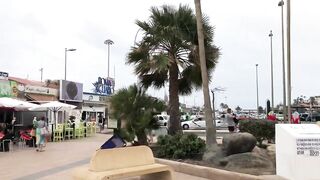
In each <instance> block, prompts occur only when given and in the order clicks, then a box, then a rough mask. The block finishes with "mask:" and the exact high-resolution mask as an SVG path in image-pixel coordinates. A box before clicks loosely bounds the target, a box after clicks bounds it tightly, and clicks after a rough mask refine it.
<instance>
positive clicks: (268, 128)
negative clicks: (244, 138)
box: [239, 120, 276, 147]
mask: <svg viewBox="0 0 320 180" xmlns="http://www.w3.org/2000/svg"><path fill="white" fill-rule="evenodd" d="M275 124H276V123H275V122H273V121H268V120H242V121H240V124H239V129H240V132H248V133H250V134H252V135H253V136H255V137H256V138H257V141H258V143H259V144H258V146H259V147H263V145H262V141H264V140H274V137H275Z"/></svg>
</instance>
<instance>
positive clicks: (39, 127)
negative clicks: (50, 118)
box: [34, 117, 48, 152]
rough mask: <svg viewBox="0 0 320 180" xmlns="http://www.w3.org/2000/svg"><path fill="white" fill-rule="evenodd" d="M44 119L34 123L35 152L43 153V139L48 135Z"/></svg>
mask: <svg viewBox="0 0 320 180" xmlns="http://www.w3.org/2000/svg"><path fill="white" fill-rule="evenodd" d="M44 120H45V118H44V117H42V118H41V119H40V120H39V121H36V123H34V127H36V144H37V150H36V151H37V152H42V151H44V149H43V148H44V146H45V138H46V135H47V134H48V127H47V123H46V122H45V121H44Z"/></svg>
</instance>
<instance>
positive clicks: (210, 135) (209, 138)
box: [194, 0, 217, 151]
mask: <svg viewBox="0 0 320 180" xmlns="http://www.w3.org/2000/svg"><path fill="white" fill-rule="evenodd" d="M194 3H195V7H196V17H197V31H198V41H199V56H200V65H201V77H202V89H203V96H204V107H205V118H206V147H207V151H216V149H217V140H216V123H215V120H214V117H212V114H213V113H212V109H211V105H210V94H209V86H208V84H209V80H208V72H207V66H206V57H205V49H204V36H203V25H202V14H201V5H200V0H194Z"/></svg>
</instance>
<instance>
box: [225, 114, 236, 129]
mask: <svg viewBox="0 0 320 180" xmlns="http://www.w3.org/2000/svg"><path fill="white" fill-rule="evenodd" d="M233 118H234V116H233V115H232V112H231V109H230V108H228V109H227V114H226V115H225V120H226V122H227V124H228V130H229V132H234V127H235V125H236V124H235V122H234V120H233Z"/></svg>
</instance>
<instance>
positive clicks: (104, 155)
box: [72, 146, 172, 180]
mask: <svg viewBox="0 0 320 180" xmlns="http://www.w3.org/2000/svg"><path fill="white" fill-rule="evenodd" d="M135 176H141V179H146V180H152V179H153V180H171V179H172V170H171V168H170V167H169V166H167V165H163V164H158V163H155V160H154V157H153V153H152V151H151V149H150V148H149V147H147V146H132V147H122V148H113V149H99V150H97V151H96V152H95V153H94V154H93V156H92V158H91V160H90V165H89V167H88V166H82V167H79V168H76V169H74V170H73V172H72V177H73V179H78V180H80V179H82V180H98V179H99V180H100V179H101V180H102V179H103V180H106V179H121V178H127V177H135Z"/></svg>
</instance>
